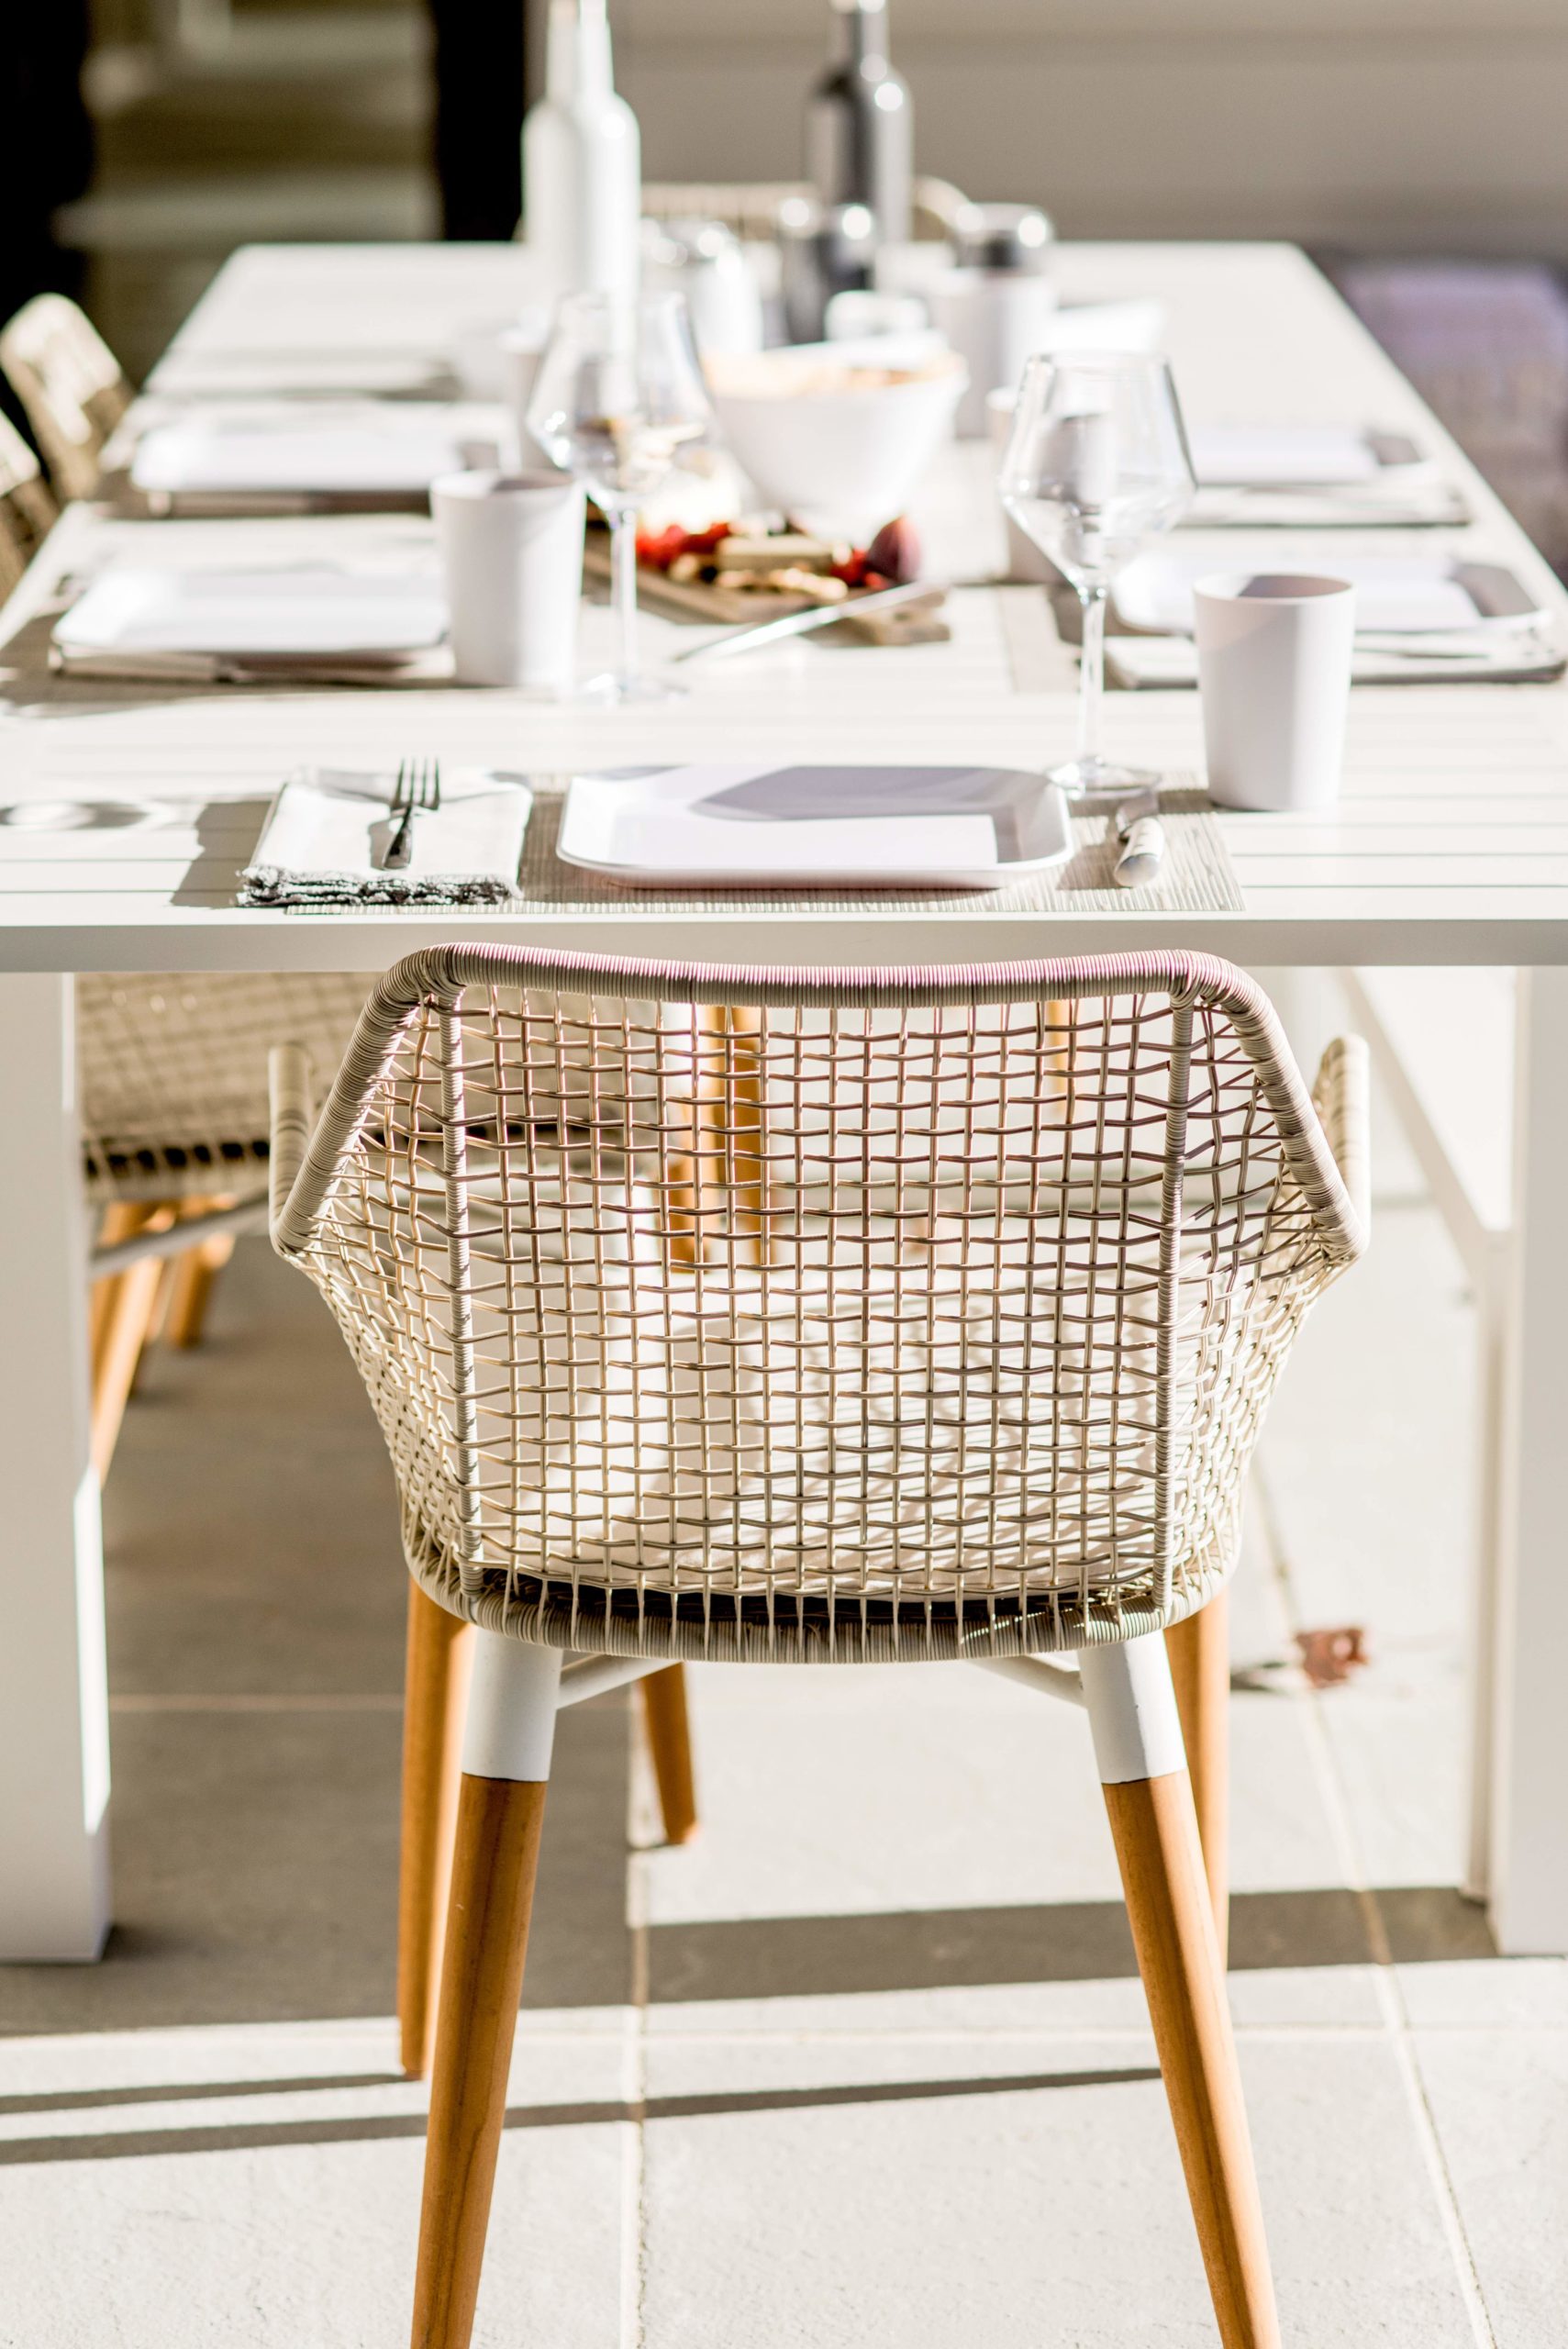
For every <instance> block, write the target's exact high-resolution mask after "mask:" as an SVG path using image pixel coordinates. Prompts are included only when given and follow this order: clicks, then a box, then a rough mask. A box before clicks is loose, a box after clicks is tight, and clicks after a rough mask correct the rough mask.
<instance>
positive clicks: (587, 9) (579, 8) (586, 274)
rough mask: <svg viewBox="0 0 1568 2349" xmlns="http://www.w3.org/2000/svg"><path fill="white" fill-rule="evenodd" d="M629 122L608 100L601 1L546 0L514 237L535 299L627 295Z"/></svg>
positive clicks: (631, 261)
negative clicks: (541, 65)
mask: <svg viewBox="0 0 1568 2349" xmlns="http://www.w3.org/2000/svg"><path fill="white" fill-rule="evenodd" d="M641 212H642V147H641V139H640V138H639V132H638V128H637V117H636V116H635V115H634V114H633V113H632V110H631V108H630V107H629V106H628V105H627V103H626V100H625V99H624V98H622V97H617V95H616V87H615V78H614V73H613V71H612V65H611V57H610V27H609V18H608V17H607V15H606V7H605V0H550V25H549V37H548V46H547V49H546V52H545V91H544V95H543V97H542V98H540V99H539V103H538V105H537V106H530V107H529V109H528V116H527V118H526V119H525V121H524V124H523V232H524V235H525V236H526V238H527V239H528V250H529V251H530V252H531V253H534V254H536V255H537V256H538V258H539V262H540V264H541V277H542V280H543V283H542V284H541V288H540V290H541V292H542V293H544V294H545V295H547V297H548V298H549V299H550V300H551V301H556V300H559V299H560V297H561V296H562V295H564V294H613V295H632V294H634V293H635V292H636V290H637V282H638V264H639V239H640V222H641Z"/></svg>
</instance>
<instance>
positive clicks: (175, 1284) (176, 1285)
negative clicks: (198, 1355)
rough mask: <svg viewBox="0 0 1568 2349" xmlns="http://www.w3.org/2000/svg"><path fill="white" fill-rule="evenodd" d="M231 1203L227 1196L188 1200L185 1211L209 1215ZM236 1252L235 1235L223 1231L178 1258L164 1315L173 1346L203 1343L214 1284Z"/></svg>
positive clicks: (169, 1338) (188, 1214)
mask: <svg viewBox="0 0 1568 2349" xmlns="http://www.w3.org/2000/svg"><path fill="white" fill-rule="evenodd" d="M232 1205H233V1201H232V1200H231V1199H228V1198H219V1199H187V1200H186V1201H185V1206H184V1212H185V1214H186V1215H187V1216H191V1217H195V1216H198V1215H210V1214H211V1213H212V1212H213V1211H214V1209H215V1208H226V1207H230V1206H232ZM233 1253H234V1241H233V1239H232V1237H231V1236H230V1235H229V1234H228V1233H227V1232H221V1231H220V1232H218V1233H217V1234H216V1235H215V1236H214V1237H213V1238H212V1239H210V1240H203V1241H200V1242H198V1244H197V1245H196V1246H195V1248H187V1249H186V1251H185V1252H184V1254H183V1256H179V1257H176V1259H175V1261H174V1271H173V1278H172V1282H171V1284H170V1288H169V1303H168V1306H167V1308H166V1309H165V1312H164V1316H163V1335H164V1336H165V1338H167V1340H168V1341H169V1343H170V1344H171V1345H172V1346H199V1345H200V1343H201V1341H202V1330H203V1327H204V1326H205V1324H206V1310H207V1306H208V1304H209V1303H210V1302H211V1298H212V1292H213V1286H214V1284H215V1283H216V1281H217V1276H218V1275H219V1273H220V1272H222V1270H223V1268H224V1266H225V1264H228V1260H229V1258H230V1257H231V1256H232V1255H233Z"/></svg>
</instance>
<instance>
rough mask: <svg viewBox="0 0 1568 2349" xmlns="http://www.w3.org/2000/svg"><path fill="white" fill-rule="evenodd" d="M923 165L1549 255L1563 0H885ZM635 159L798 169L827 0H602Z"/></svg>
mask: <svg viewBox="0 0 1568 2349" xmlns="http://www.w3.org/2000/svg"><path fill="white" fill-rule="evenodd" d="M889 5H890V9H891V24H892V28H893V40H894V48H895V54H896V56H897V58H898V61H899V65H900V67H901V70H902V71H903V72H905V73H906V75H907V77H908V79H909V81H910V83H911V84H912V86H913V89H914V93H915V99H916V106H917V137H918V146H919V160H920V165H921V168H922V169H924V170H926V171H929V172H935V173H940V174H941V175H942V176H943V177H945V178H949V179H951V180H954V181H956V182H957V183H958V184H959V185H960V186H961V187H962V188H964V189H965V190H966V191H968V192H969V193H970V194H973V195H993V196H1013V197H1020V198H1022V197H1029V198H1032V199H1033V200H1035V201H1037V202H1040V203H1043V204H1044V205H1045V206H1047V207H1048V208H1049V209H1050V210H1051V212H1052V213H1053V214H1054V216H1055V217H1056V219H1057V221H1058V224H1059V226H1060V227H1061V228H1062V231H1063V232H1064V233H1065V234H1068V235H1076V236H1086V237H1114V236H1138V235H1143V236H1149V235H1152V236H1164V237H1183V236H1254V237H1281V236H1283V237H1292V238H1296V239H1301V240H1303V241H1307V242H1311V243H1316V244H1328V245H1342V246H1346V247H1349V248H1351V249H1352V250H1355V249H1359V250H1378V251H1383V252H1387V251H1392V250H1408V251H1452V252H1466V253H1498V252H1533V253H1540V254H1542V255H1550V256H1554V257H1555V256H1562V257H1564V258H1568V135H1565V118H1568V5H1565V0H889ZM611 14H612V17H613V20H614V23H615V27H616V43H617V73H618V78H619V81H620V83H621V86H622V88H623V89H624V90H625V91H626V94H627V95H628V97H629V98H630V100H631V102H632V104H633V105H634V106H636V108H637V110H638V113H639V117H640V118H641V122H642V129H643V151H644V156H645V160H646V165H647V169H648V172H649V174H650V176H651V177H657V178H688V177H690V178H697V177H704V178H706V177H712V178H716V179H729V178H735V179H762V178H774V177H786V178H787V177H789V176H791V175H792V174H794V173H795V172H797V171H798V168H799V159H800V114H801V105H802V100H803V97H804V94H805V90H806V83H807V82H808V80H809V78H810V76H811V73H812V72H813V71H814V69H815V67H816V65H817V61H819V59H820V57H821V55H822V53H823V50H824V46H825V42H826V38H827V31H828V6H827V0H611Z"/></svg>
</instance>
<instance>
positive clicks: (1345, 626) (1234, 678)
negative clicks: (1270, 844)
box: [1193, 571, 1356, 813]
mask: <svg viewBox="0 0 1568 2349" xmlns="http://www.w3.org/2000/svg"><path fill="white" fill-rule="evenodd" d="M1193 599H1194V603H1195V609H1196V617H1195V625H1194V634H1195V638H1196V640H1197V656H1198V682H1199V685H1200V687H1201V690H1202V694H1203V729H1204V741H1205V744H1206V747H1207V753H1208V789H1209V796H1210V797H1211V798H1212V799H1214V800H1216V801H1217V802H1218V804H1219V806H1220V807H1253V808H1259V809H1267V810H1271V811H1273V812H1276V813H1277V812H1283V811H1284V810H1286V809H1291V808H1312V807H1332V806H1333V804H1334V802H1335V800H1336V799H1337V798H1338V797H1339V796H1340V766H1341V764H1342V762H1343V758H1344V746H1345V712H1346V709H1347V707H1348V706H1349V702H1350V692H1351V651H1352V648H1353V645H1354V641H1355V628H1356V591H1355V589H1354V588H1353V587H1352V586H1351V585H1350V584H1348V583H1347V582H1346V581H1345V580H1343V579H1328V578H1318V577H1315V576H1314V575H1313V574H1311V573H1306V572H1262V571H1260V572H1245V571H1234V572H1217V573H1211V575H1210V576H1209V577H1208V578H1207V579H1200V580H1199V581H1198V582H1197V584H1196V586H1195V588H1194V590H1193Z"/></svg>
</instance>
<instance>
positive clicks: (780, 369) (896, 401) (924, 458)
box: [708, 338, 968, 535]
mask: <svg viewBox="0 0 1568 2349" xmlns="http://www.w3.org/2000/svg"><path fill="white" fill-rule="evenodd" d="M891 340H892V339H891V338H889V340H887V341H877V342H873V343H868V344H858V345H851V344H848V343H841V342H840V343H815V344H810V345H798V346H796V347H795V348H794V349H792V350H788V351H764V352H761V353H759V354H757V355H756V356H755V357H752V358H747V359H745V360H733V361H722V362H712V363H711V364H710V367H709V371H708V372H709V383H708V388H709V391H710V393H711V395H712V398H713V405H714V410H715V413H716V414H717V417H718V423H719V429H720V430H721V431H722V432H723V434H724V437H725V440H726V441H727V442H728V446H729V449H730V451H731V453H732V454H733V455H734V457H735V458H736V460H737V462H739V463H740V467H741V469H742V471H743V472H744V473H746V474H747V476H748V478H749V479H750V480H751V484H752V485H753V487H754V488H755V489H756V491H757V493H758V495H759V496H760V497H761V498H762V501H763V502H764V503H765V504H766V505H768V506H772V507H779V508H780V509H781V510H782V511H783V512H784V514H785V515H786V516H788V518H790V519H791V520H792V521H799V522H804V523H806V524H807V525H808V526H809V527H811V528H813V529H819V530H823V531H826V532H828V533H830V534H833V535H837V534H838V533H840V532H845V531H855V532H863V531H867V530H874V529H878V528H879V527H880V526H881V524H883V523H884V522H891V521H893V520H895V518H897V516H899V515H900V514H902V513H903V512H904V510H905V508H906V506H907V504H908V501H909V494H910V492H911V490H912V489H913V488H914V486H915V484H916V483H917V481H918V480H919V477H920V475H921V474H922V473H924V472H925V470H926V467H927V466H928V465H929V463H930V462H931V459H932V457H933V456H934V455H935V454H936V451H937V450H938V448H939V447H940V444H941V442H942V441H943V440H946V439H947V438H948V437H949V436H950V435H951V430H952V420H953V416H954V413H955V412H956V410H957V407H958V403H959V400H960V399H961V397H962V394H963V389H964V385H965V383H966V382H967V380H968V379H967V377H966V375H965V373H964V369H963V365H962V362H961V361H960V360H958V359H957V358H955V357H954V356H953V355H952V353H951V352H950V351H945V350H941V349H940V348H939V349H937V350H936V351H935V352H934V353H930V354H928V355H926V356H924V357H922V358H920V359H918V360H917V361H916V362H914V363H913V364H912V366H911V370H910V372H909V373H907V374H902V375H900V377H899V379H898V380H897V381H895V382H892V383H861V384H854V383H846V382H845V381H844V380H843V378H844V376H845V374H846V373H848V372H849V371H850V370H851V369H854V370H856V371H859V370H861V369H862V368H864V369H866V370H868V371H871V372H873V373H874V372H878V371H884V370H887V369H892V368H900V367H901V366H902V365H903V363H904V362H903V361H902V360H901V359H900V358H898V357H895V356H894V355H892V353H891V351H890V350H889V342H890V341H891ZM922 340H924V338H922ZM862 353H863V354H865V355H864V356H862ZM851 354H852V355H851Z"/></svg>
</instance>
